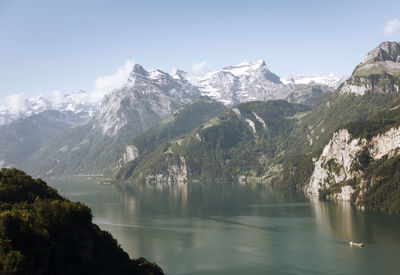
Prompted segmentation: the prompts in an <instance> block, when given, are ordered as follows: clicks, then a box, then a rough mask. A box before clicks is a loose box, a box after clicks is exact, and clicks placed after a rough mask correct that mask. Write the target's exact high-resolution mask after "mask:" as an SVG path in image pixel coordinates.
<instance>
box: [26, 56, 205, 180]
mask: <svg viewBox="0 0 400 275" xmlns="http://www.w3.org/2000/svg"><path fill="white" fill-rule="evenodd" d="M199 96H201V94H200V91H199V90H198V89H197V88H195V87H194V86H192V85H191V84H190V83H189V82H188V81H187V80H186V79H184V78H181V77H180V76H179V74H175V75H173V76H171V75H170V74H168V73H165V72H162V71H160V70H149V71H147V70H145V69H144V68H143V67H142V66H140V65H138V64H136V65H135V66H134V67H133V70H132V72H131V74H130V75H129V78H128V79H127V83H126V84H125V85H124V86H123V87H122V88H119V89H116V90H114V91H112V92H111V93H109V94H108V95H106V96H105V97H104V98H103V100H102V102H101V105H100V107H99V109H98V111H97V112H96V114H95V115H94V116H93V117H92V119H91V120H90V121H88V122H87V123H85V124H81V125H78V126H75V127H72V128H69V129H67V130H66V131H64V132H63V133H62V134H61V135H58V136H57V137H55V138H53V139H52V140H51V141H50V142H48V143H46V144H45V145H44V146H43V147H42V148H40V149H39V150H37V151H36V152H34V153H33V154H32V155H30V156H29V158H27V159H26V160H25V161H24V163H23V164H22V168H24V169H25V170H27V171H29V172H31V173H32V174H34V175H40V176H54V175H76V174H81V173H84V174H85V173H96V174H97V173H107V174H109V173H111V172H112V171H113V169H115V168H116V165H117V163H118V161H119V159H121V158H122V157H123V154H124V153H125V150H126V146H127V144H128V142H129V141H130V140H131V139H132V138H133V137H135V136H137V135H138V134H141V133H142V132H143V131H145V130H147V129H149V128H150V127H152V126H154V125H155V124H157V123H159V122H161V121H162V120H163V119H165V118H166V117H168V116H169V115H171V114H172V113H173V112H174V111H175V110H177V109H178V108H179V107H181V106H182V105H184V104H186V103H189V102H192V101H193V100H194V99H196V98H198V97H199Z"/></svg>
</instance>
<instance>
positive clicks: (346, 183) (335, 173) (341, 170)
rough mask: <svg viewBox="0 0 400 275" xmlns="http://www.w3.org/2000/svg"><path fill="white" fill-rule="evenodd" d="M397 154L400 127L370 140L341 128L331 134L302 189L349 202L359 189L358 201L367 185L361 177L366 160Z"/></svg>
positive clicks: (360, 199)
mask: <svg viewBox="0 0 400 275" xmlns="http://www.w3.org/2000/svg"><path fill="white" fill-rule="evenodd" d="M399 153H400V127H393V128H391V129H390V130H389V131H387V132H385V133H383V134H379V135H376V136H374V137H372V138H371V139H370V140H367V139H366V138H353V137H352V136H351V134H350V133H349V131H348V130H347V129H342V130H340V131H338V132H336V133H335V134H334V135H333V137H332V139H331V140H330V141H329V143H328V144H327V145H326V146H325V147H324V149H323V151H322V153H321V155H320V156H319V157H318V159H314V160H313V162H314V172H313V174H312V176H311V179H310V181H309V182H308V184H307V185H306V186H305V188H304V191H305V192H306V193H308V194H310V195H321V194H327V196H326V197H327V198H331V199H338V200H347V201H349V200H351V199H352V197H351V196H352V194H353V193H354V192H355V191H356V190H358V191H359V192H358V193H357V194H356V197H355V198H353V200H354V201H355V202H356V203H357V202H360V201H362V199H363V194H364V193H365V191H366V188H367V186H366V184H365V180H364V178H363V176H364V169H363V168H364V167H363V165H365V162H368V164H369V163H370V162H374V161H378V160H382V159H384V160H386V159H391V158H393V157H395V156H398V155H399ZM352 180H353V181H352ZM354 180H355V181H354Z"/></svg>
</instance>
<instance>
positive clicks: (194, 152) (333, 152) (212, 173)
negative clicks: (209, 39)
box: [0, 42, 400, 213]
mask: <svg viewBox="0 0 400 275" xmlns="http://www.w3.org/2000/svg"><path fill="white" fill-rule="evenodd" d="M399 64H400V43H397V42H384V43H382V44H380V45H379V46H378V47H377V48H376V49H374V50H372V51H371V52H370V53H368V54H367V56H366V58H365V59H364V61H363V62H361V63H360V64H359V65H358V66H357V67H356V68H355V69H354V71H353V73H352V75H351V76H350V77H349V78H345V77H338V76H336V75H334V74H329V75H328V76H308V77H307V76H299V75H293V74H292V75H290V76H289V77H287V78H280V77H278V76H277V75H276V74H274V73H272V72H271V71H270V70H269V69H268V68H267V66H266V64H265V62H263V61H257V62H255V63H249V62H243V63H240V64H238V65H235V66H229V67H225V68H222V69H221V70H219V71H215V72H209V73H206V74H204V75H201V76H197V77H195V78H194V77H188V76H187V73H185V72H183V71H176V72H175V73H173V74H168V73H165V72H162V71H160V70H146V69H144V68H143V67H141V66H140V65H138V64H136V65H135V66H134V67H133V70H132V72H131V74H130V76H129V78H128V79H127V82H126V84H125V85H124V86H123V87H121V88H119V89H116V90H114V91H112V92H110V93H109V94H108V95H106V96H105V97H104V98H103V100H102V102H101V103H100V104H91V105H85V100H83V99H84V98H85V97H86V95H85V94H86V93H84V92H79V93H76V94H74V96H70V97H68V96H65V97H64V98H62V100H59V101H58V102H59V104H58V105H57V104H53V103H48V102H47V101H46V100H44V99H40V100H37V101H36V102H40V103H36V104H33V103H32V104H28V103H26V104H25V105H23V106H25V107H24V108H21V109H18V108H15V109H14V111H15V110H17V111H19V114H20V115H21V116H22V117H24V118H20V119H18V120H14V121H13V122H11V123H9V124H7V125H3V126H1V127H0V136H1V137H3V140H4V141H5V142H3V143H1V144H0V166H17V167H18V168H22V169H24V170H27V171H28V172H29V173H31V174H33V175H34V176H44V177H60V176H71V175H99V176H105V177H107V178H114V179H115V178H116V179H118V180H121V181H124V182H125V181H126V182H131V181H143V182H158V183H163V182H174V181H188V182H190V181H201V180H206V181H207V182H211V181H216V180H237V181H240V182H249V181H261V182H269V183H273V184H276V185H279V186H282V187H286V188H290V189H297V190H302V191H304V192H306V193H308V194H311V195H320V196H321V197H324V198H333V199H343V200H351V201H353V202H354V203H355V204H357V205H358V206H360V207H368V208H374V209H385V210H389V211H391V212H396V213H397V212H398V213H400V207H398V205H397V204H396V201H397V195H394V196H393V194H394V193H393V192H392V193H391V192H389V191H388V190H392V189H393V188H394V189H395V188H398V186H397V185H398V182H397V183H396V182H395V181H389V180H388V181H386V182H389V184H385V183H383V184H382V185H381V186H379V188H378V187H377V186H375V185H374V182H377V181H379V179H380V178H379V177H381V178H382V177H383V176H382V173H384V172H385V171H389V170H390V171H389V172H390V174H391V175H394V176H395V177H397V172H396V171H397V170H396V169H397V168H398V167H397V166H396V163H397V158H399V153H400V143H399V142H398V137H399V135H400V134H399V133H398V127H399V125H400V120H399V117H400V116H399V115H398V114H397V110H398V109H399V106H400V94H399V87H400V66H399ZM73 98H81V100H76V99H74V100H73ZM24 102H25V101H24ZM46 102H47V103H46ZM60 102H61V103H62V102H64V104H61V103H60ZM68 102H69V103H68ZM38 106H47V107H43V108H42V107H40V108H39V107H38ZM29 108H31V109H29ZM46 108H49V109H54V108H59V110H53V111H52V112H54V113H49V114H47V115H42V114H46V113H43V112H42V113H39V114H37V115H36V116H30V115H29V114H30V113H33V112H36V110H37V111H38V112H39V111H40V110H42V109H46ZM66 112H69V114H70V116H67V117H65V115H66ZM50 114H51V115H50ZM71 115H72V116H71ZM70 118H73V120H70ZM14 119H15V118H14ZM71 122H72V123H71ZM78 122H79V123H78ZM357 125H358V126H357ZM24 129H29V131H24ZM11 148H14V149H12V150H11ZM10 152H11V153H10ZM382 152H383V153H382ZM382 154H383V155H382ZM349 165H350V166H349ZM388 169H389V170H388ZM343 175H345V176H343ZM396 184H397V185H396ZM399 189H400V188H399ZM396 190H397V189H396ZM376 192H379V196H378V195H377V193H376ZM353 194H354V195H353ZM364 194H366V195H364ZM395 194H397V193H395ZM377 196H378V197H379V198H378V197H377Z"/></svg>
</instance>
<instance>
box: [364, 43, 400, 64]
mask: <svg viewBox="0 0 400 275" xmlns="http://www.w3.org/2000/svg"><path fill="white" fill-rule="evenodd" d="M377 61H392V62H396V63H400V43H399V42H394V41H392V42H391V41H385V42H382V43H381V44H379V46H378V47H376V48H375V49H373V50H372V51H370V52H369V53H368V54H367V55H366V57H365V59H364V62H363V63H367V62H371V63H373V62H377Z"/></svg>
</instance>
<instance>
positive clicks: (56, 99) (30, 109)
mask: <svg viewBox="0 0 400 275" xmlns="http://www.w3.org/2000/svg"><path fill="white" fill-rule="evenodd" d="M88 99H89V95H88V94H87V93H86V92H85V91H82V90H81V91H78V92H74V93H71V94H65V95H62V94H61V93H54V94H53V95H52V97H50V98H45V97H43V96H37V97H31V98H26V97H24V96H22V95H19V94H13V95H10V96H7V97H6V98H5V99H4V100H3V101H0V125H3V124H9V123H11V122H13V121H15V120H17V119H19V118H26V117H29V116H32V115H34V114H39V113H41V112H43V111H47V110H56V111H60V112H64V111H71V112H73V113H75V114H78V115H79V116H80V117H82V118H89V117H91V116H92V115H93V113H94V112H95V111H96V110H97V108H98V104H95V103H90V102H89V100H88Z"/></svg>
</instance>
